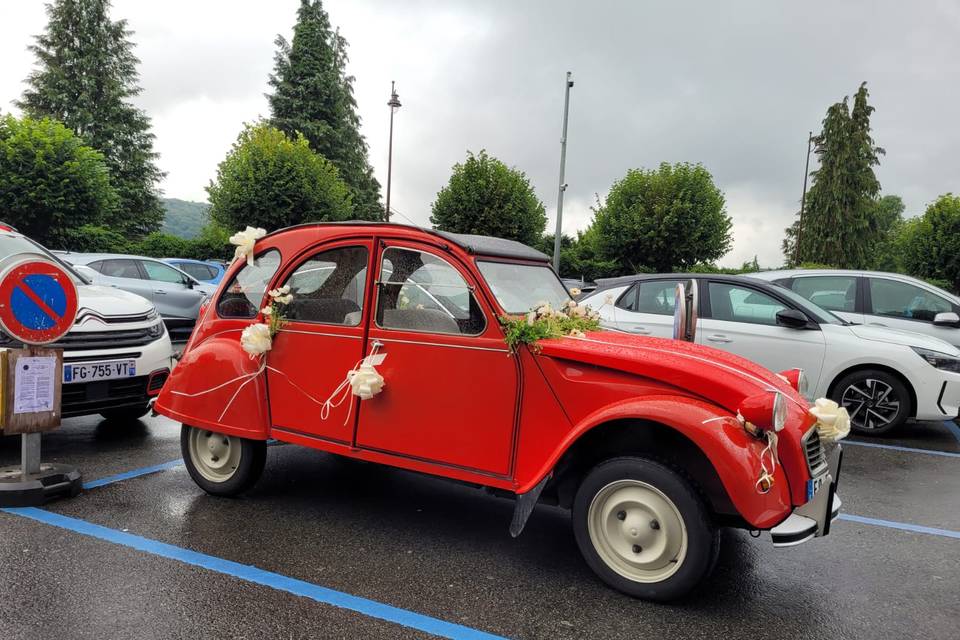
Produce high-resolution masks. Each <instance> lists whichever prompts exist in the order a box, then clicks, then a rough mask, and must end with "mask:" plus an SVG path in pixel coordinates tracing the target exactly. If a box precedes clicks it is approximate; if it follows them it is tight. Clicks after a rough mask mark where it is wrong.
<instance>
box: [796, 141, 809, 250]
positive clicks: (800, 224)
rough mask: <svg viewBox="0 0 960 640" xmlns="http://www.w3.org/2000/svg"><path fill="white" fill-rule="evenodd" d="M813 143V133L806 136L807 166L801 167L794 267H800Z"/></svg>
mask: <svg viewBox="0 0 960 640" xmlns="http://www.w3.org/2000/svg"><path fill="white" fill-rule="evenodd" d="M812 142H813V131H811V132H810V134H809V135H808V136H807V164H806V165H805V166H804V167H803V194H802V195H801V196H800V221H799V222H798V223H797V242H796V244H797V246H796V247H795V249H796V251H795V252H794V255H793V261H794V263H795V266H799V265H800V234H801V232H802V231H803V210H804V209H805V208H806V206H807V176H809V175H810V145H811V143H812Z"/></svg>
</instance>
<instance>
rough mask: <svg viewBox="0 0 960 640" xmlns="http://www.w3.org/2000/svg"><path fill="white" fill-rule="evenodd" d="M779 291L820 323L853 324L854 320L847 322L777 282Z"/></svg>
mask: <svg viewBox="0 0 960 640" xmlns="http://www.w3.org/2000/svg"><path fill="white" fill-rule="evenodd" d="M774 286H775V287H777V292H778V293H779V294H780V295H781V296H783V297H784V298H787V299H788V300H790V302H792V303H793V304H794V306H796V307H797V308H799V309H800V310H801V311H803V312H804V313H806V314H807V315H808V316H811V317H812V318H813V319H814V320H816V321H817V322H818V323H820V324H842V325H849V324H853V323H852V322H847V321H846V320H844V319H843V318H841V317H840V316H838V315H835V314H834V313H833V312H832V311H827V310H826V309H824V308H823V307H818V306H817V305H816V304H814V303H812V302H810V301H809V300H807V299H806V298H804V297H803V296H801V295H800V294H799V293H797V292H795V291H793V290H792V289H787V288H786V287H784V286H783V285H780V284H776V285H774Z"/></svg>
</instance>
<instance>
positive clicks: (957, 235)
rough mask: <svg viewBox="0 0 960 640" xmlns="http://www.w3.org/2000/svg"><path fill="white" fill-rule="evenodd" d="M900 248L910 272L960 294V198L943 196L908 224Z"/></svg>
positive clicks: (949, 194)
mask: <svg viewBox="0 0 960 640" xmlns="http://www.w3.org/2000/svg"><path fill="white" fill-rule="evenodd" d="M897 247H898V249H899V251H900V253H901V255H902V259H903V266H904V267H905V268H906V270H907V272H908V273H910V274H911V275H914V276H917V277H918V278H925V279H928V280H942V281H946V282H947V283H949V285H950V286H949V287H947V288H949V289H952V290H953V291H960V196H955V195H953V194H952V193H947V194H945V195H942V196H940V197H939V198H937V200H936V201H935V202H933V203H932V204H931V205H930V206H928V207H927V210H926V212H925V213H924V214H923V216H921V217H919V218H913V219H911V220H909V221H908V222H907V223H905V224H904V226H903V229H902V230H901V233H900V237H899V239H898V241H897Z"/></svg>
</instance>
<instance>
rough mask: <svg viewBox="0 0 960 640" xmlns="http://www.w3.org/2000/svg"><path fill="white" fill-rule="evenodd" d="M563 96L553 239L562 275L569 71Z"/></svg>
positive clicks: (571, 75) (556, 262)
mask: <svg viewBox="0 0 960 640" xmlns="http://www.w3.org/2000/svg"><path fill="white" fill-rule="evenodd" d="M564 87H565V88H564V94H563V133H562V134H561V135H560V192H559V194H558V195H557V233H556V235H554V237H553V268H554V269H555V270H556V272H557V273H560V228H561V225H562V221H563V192H564V191H566V190H567V183H566V182H564V181H563V174H564V170H565V169H566V165H567V116H568V115H569V114H570V89H571V88H572V87H573V74H572V73H570V72H569V71H567V80H566V84H565V85H564Z"/></svg>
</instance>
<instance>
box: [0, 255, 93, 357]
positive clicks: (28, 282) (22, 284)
mask: <svg viewBox="0 0 960 640" xmlns="http://www.w3.org/2000/svg"><path fill="white" fill-rule="evenodd" d="M76 317H77V287H76V285H75V284H74V282H73V278H72V277H71V275H70V274H69V273H68V272H67V271H66V269H64V268H63V267H61V266H60V265H58V264H56V263H54V262H51V261H49V260H47V259H45V258H43V257H40V256H36V257H33V256H31V257H28V258H25V259H24V260H22V261H20V262H17V263H15V264H13V265H11V266H10V267H9V268H8V269H6V270H4V273H3V275H2V276H0V328H2V329H3V331H5V332H6V333H7V334H8V335H10V336H11V337H12V338H14V339H15V340H20V341H21V342H24V343H26V344H47V343H48V342H54V341H56V340H58V339H60V338H61V337H62V336H63V335H64V334H66V333H67V332H68V331H70V329H71V328H72V327H73V322H74V320H75V319H76Z"/></svg>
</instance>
